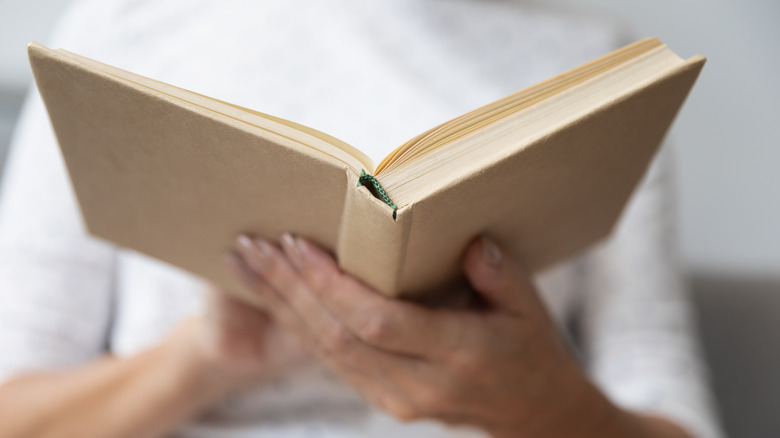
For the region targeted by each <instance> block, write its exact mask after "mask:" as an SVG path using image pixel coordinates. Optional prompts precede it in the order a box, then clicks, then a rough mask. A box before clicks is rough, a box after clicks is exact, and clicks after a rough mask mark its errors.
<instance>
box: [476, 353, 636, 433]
mask: <svg viewBox="0 0 780 438" xmlns="http://www.w3.org/2000/svg"><path fill="white" fill-rule="evenodd" d="M553 374H554V376H555V378H554V379H551V381H550V384H549V389H547V390H546V391H545V392H546V394H545V395H544V396H542V397H541V399H540V400H537V401H536V403H534V405H533V408H534V410H535V411H536V412H535V413H534V414H533V415H527V416H523V417H524V420H525V421H523V422H522V423H521V422H516V423H509V424H502V425H500V426H496V427H492V428H488V430H487V431H488V432H489V433H490V435H491V436H492V437H493V438H526V437H545V438H569V437H572V436H578V437H583V438H591V437H593V438H596V437H598V438H608V437H613V436H620V437H624V436H631V437H633V438H636V437H638V436H637V435H633V434H628V435H620V434H612V431H613V430H623V429H625V428H626V426H627V425H628V423H629V422H628V421H627V420H628V419H627V418H626V417H625V416H624V412H623V411H622V410H621V409H620V408H618V407H617V406H616V405H614V404H613V403H612V402H611V401H610V400H609V399H607V397H606V396H605V395H604V394H603V393H602V392H601V391H600V390H599V389H598V388H597V387H596V386H595V385H594V384H593V383H592V382H591V381H590V380H589V379H588V378H587V376H586V375H585V374H584V372H583V371H582V370H581V368H580V367H579V366H578V365H577V364H576V363H574V362H572V363H571V364H570V365H567V366H565V367H562V368H561V370H560V371H559V372H556V373H553Z"/></svg>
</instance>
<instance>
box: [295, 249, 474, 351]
mask: <svg viewBox="0 0 780 438" xmlns="http://www.w3.org/2000/svg"><path fill="white" fill-rule="evenodd" d="M294 246H295V248H297V251H292V250H290V251H289V252H290V253H291V256H292V257H298V258H300V260H299V262H298V264H300V265H303V266H305V268H306V269H304V270H302V271H301V276H302V277H303V279H304V281H305V282H306V284H307V286H308V288H309V290H311V291H312V293H313V295H314V296H315V298H316V299H317V301H318V302H319V303H320V305H322V306H323V307H325V308H326V309H327V310H328V311H329V312H330V313H331V314H332V315H333V316H334V317H335V318H336V319H338V320H339V321H340V322H341V323H343V324H344V325H345V326H347V328H348V329H349V331H350V332H352V333H353V334H354V335H355V336H356V337H357V338H359V339H360V340H361V341H363V342H365V343H367V344H369V345H372V346H375V347H377V348H381V349H384V350H388V351H392V352H398V353H403V354H408V355H413V356H418V357H425V358H437V357H441V356H445V355H447V354H449V353H450V352H451V351H452V350H453V348H458V347H459V346H462V345H463V344H464V343H467V342H468V340H469V338H470V334H471V331H470V330H469V327H474V325H473V324H472V321H471V320H472V319H474V318H475V317H476V315H470V314H468V313H465V312H457V311H450V310H445V309H429V308H426V307H423V306H420V305H418V304H415V303H411V302H407V301H401V300H397V299H392V298H388V297H386V296H384V295H381V294H380V293H378V292H376V291H374V290H373V289H371V288H369V287H368V286H366V285H364V284H363V283H361V282H360V281H358V280H357V279H355V278H354V277H351V276H349V275H347V274H345V273H343V272H342V271H341V270H340V269H339V267H338V266H337V265H336V262H335V260H334V259H333V258H332V257H331V256H330V255H329V254H328V253H326V252H325V251H324V250H322V249H320V248H319V247H318V246H317V245H315V244H313V243H310V242H308V241H306V240H305V239H301V238H296V239H295V241H294Z"/></svg>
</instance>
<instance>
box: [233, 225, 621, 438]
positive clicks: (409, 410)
mask: <svg viewBox="0 0 780 438" xmlns="http://www.w3.org/2000/svg"><path fill="white" fill-rule="evenodd" d="M237 249H238V255H236V256H235V257H236V258H235V259H234V263H232V264H231V265H232V266H233V267H234V268H235V269H238V270H240V271H242V272H240V274H241V275H242V277H243V278H245V279H246V278H247V275H246V274H247V273H251V274H252V275H254V276H256V277H255V281H253V282H252V285H253V287H254V288H255V290H256V293H258V294H259V295H262V297H263V299H264V300H265V301H266V302H267V303H268V304H267V306H268V309H267V310H268V311H269V312H270V314H271V315H272V316H273V318H275V319H276V320H277V321H278V322H279V323H280V324H281V325H283V326H284V327H286V328H287V329H288V330H291V331H293V332H294V333H296V334H297V335H298V336H299V337H300V338H301V340H302V341H303V342H304V344H305V345H307V346H308V348H309V349H310V350H311V351H312V352H313V353H314V354H315V355H316V356H318V357H319V358H320V359H321V360H322V361H323V362H325V363H326V364H327V365H329V367H330V368H331V369H332V370H333V371H334V372H336V373H337V374H338V375H340V377H342V378H343V379H344V380H346V381H347V382H349V383H350V384H351V385H352V386H354V387H355V388H356V389H357V390H358V391H359V392H361V393H362V394H363V395H364V396H365V397H366V398H367V399H368V400H369V401H371V402H373V403H374V404H376V405H377V406H379V407H380V408H382V409H384V410H386V411H388V412H390V413H391V414H393V415H394V416H396V417H397V418H399V419H401V420H414V419H421V418H434V419H439V420H443V421H446V422H449V423H457V424H469V425H473V426H477V427H480V428H483V429H485V430H487V431H488V432H490V433H491V434H493V435H494V436H497V437H498V436H500V437H510V436H511V437H526V436H527V437H530V436H544V437H548V438H553V437H558V436H567V437H570V436H583V437H585V436H591V434H592V435H593V436H598V435H600V434H601V432H603V431H605V428H609V427H612V426H613V424H614V423H615V422H616V421H620V420H619V417H620V411H619V410H618V409H617V408H616V407H614V405H612V404H611V403H609V402H608V401H607V400H606V398H605V397H604V396H603V395H602V394H601V393H600V392H599V391H598V390H597V389H596V388H595V387H594V386H593V385H592V384H591V383H590V382H589V381H588V379H587V378H586V377H585V375H584V373H583V372H582V371H581V369H580V367H579V366H578V364H577V363H576V361H575V360H574V359H573V358H572V356H571V355H570V353H569V351H568V350H567V347H566V345H565V344H564V342H563V341H562V339H561V337H560V335H559V333H558V330H557V327H556V325H555V323H554V321H553V320H552V318H551V317H550V315H549V313H548V312H547V310H546V308H545V306H544V305H543V303H542V302H541V300H540V298H539V296H538V294H537V291H536V289H535V287H534V285H533V283H532V281H531V279H530V277H529V276H528V275H527V274H526V273H525V272H524V270H523V269H522V267H521V266H520V265H519V264H518V263H517V262H515V261H514V260H513V259H512V258H510V257H508V256H507V255H506V254H505V253H504V252H503V251H501V249H500V248H499V247H498V246H497V245H496V244H495V243H493V242H491V241H490V240H487V239H485V238H480V239H477V240H476V241H474V242H473V243H472V244H471V245H470V246H469V248H468V249H467V251H466V253H465V256H464V258H463V270H464V273H465V275H466V277H467V279H468V280H469V283H470V284H471V287H472V288H473V289H474V290H475V291H476V292H477V293H478V294H479V295H480V297H481V301H482V302H484V303H485V306H480V308H479V309H463V310H454V309H435V308H427V307H423V306H421V305H418V304H415V303H411V302H407V301H402V300H396V299H390V298H387V297H384V296H382V295H381V294H379V293H378V292H376V291H374V290H372V289H371V288H369V287H367V286H366V285H364V284H363V283H361V282H360V281H359V280H357V279H355V278H354V277H351V276H350V275H348V274H345V273H344V272H342V271H341V270H340V269H339V268H338V266H337V265H336V262H335V261H334V259H333V258H332V257H331V256H330V255H329V254H328V253H326V252H325V251H323V250H322V249H320V248H319V247H317V246H316V245H314V244H312V243H310V242H308V241H306V240H304V239H301V238H293V237H292V236H290V235H285V236H283V238H282V241H281V245H279V246H277V245H274V244H271V243H268V242H265V241H262V240H259V239H250V238H248V237H246V236H242V237H241V238H239V244H238V245H237ZM601 436H607V435H604V434H601Z"/></svg>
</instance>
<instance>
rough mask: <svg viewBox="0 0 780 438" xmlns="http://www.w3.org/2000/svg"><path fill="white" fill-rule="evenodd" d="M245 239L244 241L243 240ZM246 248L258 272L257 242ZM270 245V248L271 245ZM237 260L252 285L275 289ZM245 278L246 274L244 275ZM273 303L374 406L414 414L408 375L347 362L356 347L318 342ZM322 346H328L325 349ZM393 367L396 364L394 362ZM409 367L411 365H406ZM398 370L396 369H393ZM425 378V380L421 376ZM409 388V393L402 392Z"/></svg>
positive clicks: (377, 364) (336, 340) (285, 307)
mask: <svg viewBox="0 0 780 438" xmlns="http://www.w3.org/2000/svg"><path fill="white" fill-rule="evenodd" d="M242 240H244V239H242ZM240 246H242V247H243V249H242V250H241V251H240V252H241V253H242V254H246V258H250V259H252V260H253V262H252V265H253V266H255V267H257V268H258V269H260V268H263V266H265V264H266V262H265V261H261V260H256V259H253V258H254V257H256V255H255V254H254V251H255V250H254V249H253V247H254V246H255V243H254V242H252V241H249V242H247V241H245V240H244V242H243V243H241V244H240ZM269 246H270V245H269ZM234 257H235V258H237V259H238V260H234V261H232V262H231V263H232V265H233V266H235V267H237V268H238V267H241V266H242V265H243V266H244V268H245V269H246V270H248V271H249V272H250V273H251V277H252V278H251V279H249V280H248V281H251V282H252V283H253V284H256V285H257V284H260V285H265V286H264V287H267V288H269V289H271V290H273V287H272V286H271V285H270V284H268V283H267V282H266V281H265V280H264V279H263V278H261V277H259V276H258V275H257V274H256V273H255V271H254V270H252V268H250V267H249V263H248V262H247V261H246V260H245V258H244V257H243V256H236V255H234ZM242 275H244V274H242ZM273 295H277V292H275V291H274V292H273V294H272V296H273ZM269 301H270V307H271V308H272V309H271V313H272V314H274V315H281V316H282V318H281V319H283V321H282V322H281V323H280V324H281V325H283V326H285V328H290V330H291V331H293V332H295V333H296V335H298V337H299V338H301V340H302V341H303V342H304V344H305V345H307V347H309V350H310V351H312V352H313V353H315V354H316V355H317V356H318V357H319V358H320V360H322V361H323V362H324V363H325V364H326V365H327V366H328V367H329V368H330V369H331V370H332V371H333V372H335V373H336V374H337V375H338V376H339V377H340V378H341V379H342V380H344V381H345V382H347V383H348V384H349V385H351V386H352V387H354V388H355V389H356V390H357V391H358V392H360V393H361V394H362V395H363V397H364V398H366V399H367V400H368V401H369V402H371V403H373V404H374V405H376V406H378V407H380V408H383V409H385V410H389V411H390V412H393V413H397V414H400V415H406V416H407V417H408V416H410V415H411V413H410V412H414V411H410V409H409V407H410V406H413V405H412V403H411V402H410V401H409V400H408V394H411V389H414V387H415V386H419V385H415V384H410V382H409V379H408V378H406V374H404V373H401V374H400V375H399V374H398V373H393V372H385V371H384V368H385V367H384V366H383V365H382V360H373V358H370V357H366V358H364V359H361V360H359V361H355V360H354V359H353V360H348V357H350V356H351V355H348V354H345V352H346V351H347V350H351V349H353V348H354V346H353V345H352V344H351V343H345V342H344V340H343V339H344V338H341V337H340V336H339V335H331V337H330V338H329V339H330V342H323V341H322V340H321V339H317V337H316V336H314V335H313V334H312V331H311V328H310V327H309V326H308V324H306V323H305V322H304V321H303V320H302V318H301V317H300V316H299V315H298V314H297V313H296V312H294V311H293V309H292V308H291V307H290V306H289V304H288V303H287V302H286V301H285V300H283V299H280V297H279V296H276V298H275V299H274V300H269ZM323 344H324V345H326V346H327V347H323ZM372 361H373V362H374V363H373V366H370V367H367V366H366V365H365V364H366V363H368V364H371V362H372ZM355 362H358V363H361V364H362V366H357V365H356V363H355ZM392 365H397V363H393V364H392ZM407 366H408V365H407ZM393 369H395V370H398V368H397V367H395V368H393ZM422 378H424V377H422ZM402 388H406V390H404V389H402Z"/></svg>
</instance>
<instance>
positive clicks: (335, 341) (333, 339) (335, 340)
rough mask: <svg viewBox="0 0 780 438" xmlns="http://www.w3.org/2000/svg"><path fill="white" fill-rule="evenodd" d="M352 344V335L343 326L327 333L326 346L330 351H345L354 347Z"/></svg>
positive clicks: (331, 329)
mask: <svg viewBox="0 0 780 438" xmlns="http://www.w3.org/2000/svg"><path fill="white" fill-rule="evenodd" d="M352 342H353V339H352V334H351V333H350V332H349V331H348V330H347V329H346V328H344V327H343V326H341V325H336V326H334V327H332V328H330V329H329V330H327V331H326V332H325V345H326V347H327V349H328V350H330V351H345V350H347V349H349V348H350V346H352Z"/></svg>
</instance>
